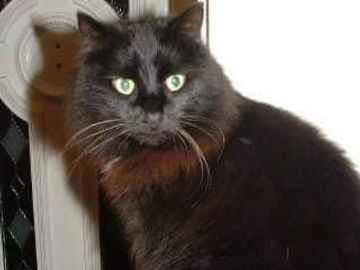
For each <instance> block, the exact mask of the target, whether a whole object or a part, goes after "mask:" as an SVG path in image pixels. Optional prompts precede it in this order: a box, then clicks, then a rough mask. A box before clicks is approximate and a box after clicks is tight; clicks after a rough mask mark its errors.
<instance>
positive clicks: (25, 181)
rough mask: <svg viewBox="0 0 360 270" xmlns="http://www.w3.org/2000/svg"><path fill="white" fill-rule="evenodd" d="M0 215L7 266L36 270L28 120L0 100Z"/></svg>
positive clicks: (7, 268)
mask: <svg viewBox="0 0 360 270" xmlns="http://www.w3.org/2000/svg"><path fill="white" fill-rule="evenodd" d="M0 174H1V182H0V217H1V221H0V224H1V235H2V243H1V244H2V251H3V259H4V262H5V266H4V267H5V269H6V270H18V269H26V270H35V269H36V252H35V235H34V223H33V209H32V192H31V178H30V161H29V141H28V128H27V124H26V123H25V122H24V121H22V120H21V119H19V118H17V117H16V116H15V115H14V114H13V113H12V112H11V111H10V110H9V109H8V108H7V107H6V106H5V105H4V104H3V103H2V102H0Z"/></svg>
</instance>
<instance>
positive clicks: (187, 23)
mask: <svg viewBox="0 0 360 270" xmlns="http://www.w3.org/2000/svg"><path fill="white" fill-rule="evenodd" d="M203 16H204V6H203V3H201V2H198V3H196V4H193V5H191V6H190V7H188V8H187V9H186V10H185V11H183V12H182V13H181V14H180V15H179V16H177V17H175V18H174V19H172V21H171V27H172V29H173V30H175V31H177V32H178V33H180V34H183V35H187V36H189V37H191V38H193V39H195V40H198V41H200V40H201V26H202V21H203Z"/></svg>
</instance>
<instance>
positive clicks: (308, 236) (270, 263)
mask: <svg viewBox="0 0 360 270" xmlns="http://www.w3.org/2000/svg"><path fill="white" fill-rule="evenodd" d="M201 15H202V8H201V6H199V5H197V6H194V7H192V8H190V9H189V10H188V11H186V12H185V13H184V14H183V15H181V16H180V17H179V18H175V19H172V18H162V19H158V20H154V21H145V22H134V23H130V22H118V23H116V24H113V25H101V26H100V24H99V25H98V23H95V25H96V27H93V28H92V27H91V25H92V24H94V22H92V20H90V19H89V18H87V17H84V15H81V16H80V29H82V30H83V33H84V30H85V33H84V36H85V37H84V45H83V48H84V53H83V56H82V57H83V63H82V65H81V66H80V69H79V72H78V74H77V78H76V81H75V84H74V87H73V88H72V91H71V92H70V95H69V115H70V123H71V124H72V126H73V127H74V129H75V130H80V129H81V128H84V127H86V126H87V125H89V124H92V123H95V122H98V121H102V120H106V119H110V118H114V117H115V118H116V117H118V118H121V119H123V120H124V121H125V125H126V128H128V129H130V130H131V135H130V137H128V138H120V137H114V140H112V141H111V142H110V143H108V144H106V145H104V147H103V148H102V149H100V152H101V156H102V158H107V159H109V160H112V159H113V158H114V157H116V156H119V155H121V158H122V159H126V158H127V157H128V155H132V154H133V153H134V152H137V151H141V150H142V149H152V151H159V149H160V148H163V147H164V145H166V147H168V148H171V147H174V145H172V143H171V142H170V137H169V136H168V133H169V132H171V131H172V130H173V129H175V128H184V129H186V130H187V131H188V132H189V133H190V134H192V135H193V136H194V138H195V139H199V138H200V137H201V135H200V134H199V133H196V131H195V130H192V129H189V128H187V127H184V126H182V123H181V117H183V116H184V115H185V114H192V115H200V116H201V117H206V118H207V119H209V120H210V121H211V123H213V124H214V125H216V126H218V127H219V128H221V130H223V132H224V133H225V137H226V143H225V148H224V151H223V154H222V155H221V158H220V159H217V158H210V157H209V159H208V162H209V166H210V168H211V184H209V181H210V178H209V177H208V178H207V181H208V182H206V183H207V184H208V185H205V184H204V178H205V177H201V171H200V170H198V171H195V172H192V173H186V172H183V174H182V175H181V176H179V179H175V181H172V182H171V183H170V184H166V185H165V186H163V185H160V184H159V185H151V186H148V187H147V188H146V189H142V188H141V189H139V190H137V191H136V192H134V193H130V194H125V195H124V196H122V197H121V199H118V200H116V201H115V205H114V206H115V208H116V209H117V210H118V211H119V214H120V215H121V218H122V219H123V222H124V224H125V230H126V231H127V235H128V239H129V241H130V243H131V242H132V241H133V240H134V239H135V238H136V239H137V241H139V242H141V244H140V246H141V248H140V249H139V248H135V249H133V252H134V253H135V254H133V255H134V256H135V259H137V260H138V261H137V268H138V269H147V270H148V269H178V270H180V269H184V270H185V269H186V270H190V269H221V270H223V269H241V270H250V269H254V270H315V269H316V270H335V269H336V270H340V269H341V270H355V269H360V201H359V199H360V188H359V178H358V176H357V174H356V173H355V171H354V170H353V168H352V166H351V164H350V163H349V162H348V161H347V160H346V159H345V158H344V157H343V155H342V153H341V151H340V150H339V149H338V148H337V147H336V146H334V145H333V144H332V143H330V142H328V141H327V140H325V139H324V138H323V137H322V136H321V135H320V134H319V132H318V131H317V130H316V129H315V128H313V127H311V126H310V125H309V124H307V123H304V122H303V121H302V120H300V119H298V118H297V117H295V116H293V115H291V114H290V113H288V112H285V111H282V110H279V109H277V108H274V107H272V106H269V105H266V104H262V103H258V102H255V101H253V100H250V99H247V98H245V97H242V96H240V95H239V94H237V93H236V92H235V91H234V90H233V89H232V87H231V85H230V84H229V82H228V80H227V78H226V76H225V75H224V74H223V72H222V70H221V68H220V67H219V65H218V64H217V63H216V61H215V60H214V59H213V58H212V57H211V56H210V54H209V52H208V50H207V49H206V48H205V47H204V46H203V45H202V44H201V43H200V42H199V33H198V32H199V25H198V24H197V23H198V22H199V21H201V20H200V19H199V18H201ZM196 16H198V17H196ZM189 21H190V22H192V24H191V25H195V26H194V28H190V29H189V28H188V31H189V33H190V34H186V31H184V29H186V27H184V25H185V23H186V22H189ZM87 23H88V24H87ZM84 24H85V27H84ZM88 26H90V27H88ZM92 29H93V30H94V32H91V30H92ZM89 31H90V32H89ZM172 73H185V74H186V75H187V78H188V81H187V84H186V88H185V89H183V90H182V91H181V92H179V93H176V94H170V93H167V92H166V91H165V90H164V87H163V81H164V79H165V78H166V77H167V76H169V75H170V74H172ZM114 74H115V75H122V76H128V77H131V78H134V80H135V81H136V82H137V83H138V85H139V86H138V89H137V94H136V95H134V96H131V97H129V98H125V97H122V96H121V95H119V93H117V92H115V91H114V90H113V89H111V86H110V84H109V81H108V80H106V79H104V78H106V77H107V76H109V75H114ZM154 113H159V114H160V115H161V117H160V120H156V121H158V122H156V123H157V125H158V133H157V137H156V138H155V139H152V140H148V139H147V135H148V129H149V123H148V121H149V115H150V114H154ZM208 127H209V126H207V125H203V126H202V128H204V129H206V128H208ZM207 131H208V132H210V133H211V132H213V131H212V130H211V129H209V130H207ZM144 134H145V135H144ZM124 141H126V143H127V144H128V145H131V149H132V151H131V152H130V153H129V152H127V153H126V154H124V153H123V152H118V151H119V150H118V148H117V145H118V144H120V143H121V142H124ZM134 149H135V150H134ZM120 162H121V161H120ZM106 170H109V168H106V169H105V171H106ZM105 173H106V172H105ZM205 176H206V175H205ZM118 177H119V179H118V181H121V177H122V176H121V175H119V176H118ZM144 182H146V179H144ZM139 239H140V240H139ZM139 250H140V251H139ZM140 253H141V254H140ZM139 254H140V255H139ZM139 258H140V259H139Z"/></svg>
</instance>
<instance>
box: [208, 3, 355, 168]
mask: <svg viewBox="0 0 360 270" xmlns="http://www.w3.org/2000/svg"><path fill="white" fill-rule="evenodd" d="M359 14H360V2H359V1H352V0H327V1H326V0H302V1H290V0H272V1H269V0H251V1H249V0H226V1H225V0H223V1H211V2H210V47H211V49H212V51H213V53H214V54H215V56H216V58H217V59H218V60H219V62H220V63H221V64H223V66H224V68H225V71H226V72H227V74H228V75H229V76H230V78H231V80H232V82H233V84H234V86H235V87H236V89H237V90H239V91H240V92H242V93H243V94H244V95H247V96H249V97H252V98H255V99H257V100H261V101H266V102H268V103H271V104H274V105H277V106H280V107H282V108H285V109H288V110H290V111H292V112H294V113H296V114H297V115H299V116H301V117H302V118H303V119H306V120H308V121H310V122H312V123H313V124H315V125H316V126H318V127H320V128H321V130H322V131H323V133H324V134H325V135H326V136H327V137H329V138H330V139H331V140H333V141H335V142H337V143H338V144H340V145H341V146H342V147H343V148H345V149H346V151H347V155H348V156H349V157H350V158H351V160H352V161H353V162H354V163H355V165H356V167H357V169H358V171H360V121H359V120H358V118H359V116H360V106H359V102H360V16H359Z"/></svg>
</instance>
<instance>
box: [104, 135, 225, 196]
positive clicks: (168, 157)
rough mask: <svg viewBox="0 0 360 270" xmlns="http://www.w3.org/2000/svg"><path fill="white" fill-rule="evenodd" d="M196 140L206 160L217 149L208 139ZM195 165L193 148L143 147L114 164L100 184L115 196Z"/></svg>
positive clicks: (163, 180) (168, 179)
mask: <svg viewBox="0 0 360 270" xmlns="http://www.w3.org/2000/svg"><path fill="white" fill-rule="evenodd" d="M197 143H198V145H199V147H200V149H201V150H202V152H203V154H204V156H205V157H206V158H207V160H209V158H211V157H212V155H213V154H215V153H217V152H218V150H219V149H218V147H217V146H216V144H214V142H213V141H211V140H199V141H198V142H197ZM199 167H200V163H199V160H198V157H197V156H196V153H195V151H189V152H187V153H185V152H184V151H181V150H179V149H176V148H173V149H169V150H151V149H145V150H142V151H140V152H137V153H135V154H133V155H131V156H129V157H127V158H126V159H123V160H120V161H119V162H118V163H117V164H115V165H114V166H113V167H112V169H110V170H109V171H108V172H107V174H106V175H105V177H104V178H103V180H102V184H103V186H104V187H105V190H106V192H107V193H108V195H109V196H110V198H111V199H112V200H117V199H118V198H119V196H121V195H122V194H124V193H127V192H134V191H136V190H139V189H141V188H144V187H146V186H151V185H154V184H155V185H157V184H158V185H163V184H166V183H169V182H171V181H174V180H177V179H178V178H179V176H180V173H181V172H182V171H185V172H187V173H191V172H193V171H194V170H196V169H197V168H199Z"/></svg>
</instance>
